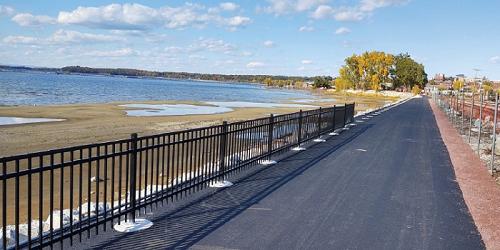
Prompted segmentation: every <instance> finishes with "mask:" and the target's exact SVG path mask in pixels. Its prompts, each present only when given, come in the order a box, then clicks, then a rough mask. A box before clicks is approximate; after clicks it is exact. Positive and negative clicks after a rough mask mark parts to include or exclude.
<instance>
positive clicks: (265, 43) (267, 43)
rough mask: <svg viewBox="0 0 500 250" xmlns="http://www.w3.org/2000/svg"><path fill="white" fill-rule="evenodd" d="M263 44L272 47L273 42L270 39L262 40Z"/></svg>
mask: <svg viewBox="0 0 500 250" xmlns="http://www.w3.org/2000/svg"><path fill="white" fill-rule="evenodd" d="M263 45H264V46H265V47H267V48H271V47H274V42H273V41H271V40H267V41H264V43H263Z"/></svg>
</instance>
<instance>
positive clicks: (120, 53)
mask: <svg viewBox="0 0 500 250" xmlns="http://www.w3.org/2000/svg"><path fill="white" fill-rule="evenodd" d="M134 54H136V52H135V51H134V50H133V49H131V48H123V49H118V50H109V51H101V50H94V51H89V52H85V53H84V54H83V55H84V56H97V57H124V56H131V55H134Z"/></svg>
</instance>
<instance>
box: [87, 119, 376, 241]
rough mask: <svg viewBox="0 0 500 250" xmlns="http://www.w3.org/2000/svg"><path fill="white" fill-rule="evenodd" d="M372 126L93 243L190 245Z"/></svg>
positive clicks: (353, 130)
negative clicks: (149, 223) (148, 225)
mask: <svg viewBox="0 0 500 250" xmlns="http://www.w3.org/2000/svg"><path fill="white" fill-rule="evenodd" d="M372 126H373V124H368V123H367V124H363V125H358V126H356V127H354V128H352V129H351V130H350V131H347V132H344V133H343V134H341V135H340V136H337V137H333V138H330V139H329V140H327V142H325V143H318V144H311V145H310V147H309V148H308V150H307V151H304V152H300V153H295V154H292V155H290V156H288V157H286V158H284V159H282V160H281V161H280V162H279V163H278V164H276V165H274V166H272V167H262V168H261V169H259V170H257V171H255V172H253V173H251V174H248V175H246V176H243V177H241V178H240V179H238V180H236V181H235V183H234V184H235V185H234V186H232V187H230V188H226V189H219V190H215V191H211V192H208V193H206V194H204V195H203V196H201V197H199V198H197V199H196V200H193V201H191V202H189V203H187V204H185V205H183V206H180V207H177V208H174V209H171V210H170V211H168V210H167V211H165V210H164V211H163V212H162V209H158V210H156V213H161V214H159V215H158V216H155V217H154V218H152V220H153V222H154V226H153V227H152V228H150V229H147V230H144V231H140V232H136V233H128V234H118V233H116V232H115V233H112V235H111V236H107V238H105V239H101V240H97V241H95V242H94V244H93V245H92V246H89V247H92V248H105V249H118V248H121V249H140V248H141V249H147V248H161V249H166V248H169V249H171V248H181V249H183V248H188V247H191V246H193V245H194V244H196V243H197V242H198V241H199V240H201V239H203V238H204V237H205V236H207V235H208V234H210V233H211V232H213V231H215V230H216V229H217V228H219V227H220V226H222V225H224V223H226V222H228V221H229V220H231V219H232V218H234V217H236V216H237V215H238V214H240V213H242V212H243V211H244V210H246V209H247V208H249V207H251V206H252V205H254V204H256V203H258V202H259V201H260V200H262V199H263V198H265V197H266V196H268V195H269V194H271V193H273V192H274V191H275V190H277V189H278V188H280V187H282V186H283V185H285V184H286V183H287V182H289V181H290V180H292V179H294V178H295V177H296V176H298V175H300V174H301V173H303V172H304V171H306V170H307V169H309V168H311V167H313V166H314V165H315V164H316V163H318V162H319V161H321V160H322V159H324V158H325V157H327V156H328V155H330V154H332V153H334V152H335V151H337V150H338V149H339V148H341V147H342V146H344V145H346V144H347V143H349V142H350V141H352V140H354V139H355V138H356V137H358V136H360V135H361V134H363V133H364V132H365V131H366V130H368V129H369V128H371V127H372ZM332 167H334V166H332ZM103 236H104V235H103Z"/></svg>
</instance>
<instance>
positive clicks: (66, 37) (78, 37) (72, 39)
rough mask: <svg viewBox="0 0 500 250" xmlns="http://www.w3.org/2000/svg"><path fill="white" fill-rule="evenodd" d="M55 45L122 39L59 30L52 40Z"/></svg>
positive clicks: (119, 39)
mask: <svg viewBox="0 0 500 250" xmlns="http://www.w3.org/2000/svg"><path fill="white" fill-rule="evenodd" d="M50 40H51V41H53V42H54V43H80V42H115V41H122V40H123V39H122V38H119V37H116V36H109V35H101V34H91V33H82V32H78V31H73V30H58V31H56V32H55V33H54V34H53V35H52V37H51V38H50Z"/></svg>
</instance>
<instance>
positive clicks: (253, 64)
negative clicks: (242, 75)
mask: <svg viewBox="0 0 500 250" xmlns="http://www.w3.org/2000/svg"><path fill="white" fill-rule="evenodd" d="M264 65H265V64H264V63H263V62H249V63H248V64H247V68H249V69H254V68H261V67H263V66H264Z"/></svg>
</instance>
